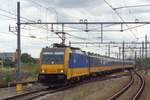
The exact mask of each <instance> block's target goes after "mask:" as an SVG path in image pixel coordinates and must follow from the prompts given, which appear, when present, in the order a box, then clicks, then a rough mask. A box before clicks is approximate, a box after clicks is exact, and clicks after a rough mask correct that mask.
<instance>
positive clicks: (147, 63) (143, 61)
mask: <svg viewBox="0 0 150 100" xmlns="http://www.w3.org/2000/svg"><path fill="white" fill-rule="evenodd" d="M136 64H137V65H138V66H143V67H150V58H140V59H139V58H138V59H137V60H136Z"/></svg>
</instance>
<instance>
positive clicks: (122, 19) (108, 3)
mask: <svg viewBox="0 0 150 100" xmlns="http://www.w3.org/2000/svg"><path fill="white" fill-rule="evenodd" d="M104 2H105V3H106V4H107V5H108V6H109V7H110V8H111V9H112V10H113V11H114V12H115V13H116V14H117V15H118V17H119V18H120V19H121V20H122V22H125V21H124V19H123V18H122V17H121V16H120V14H119V13H118V12H117V11H116V10H115V9H114V8H113V6H112V5H110V4H109V3H108V2H107V1H106V0H104ZM126 26H127V27H128V28H129V26H128V25H127V24H126ZM129 31H130V32H131V33H132V34H133V35H134V37H135V39H137V37H136V35H135V34H134V33H133V32H132V30H129Z"/></svg>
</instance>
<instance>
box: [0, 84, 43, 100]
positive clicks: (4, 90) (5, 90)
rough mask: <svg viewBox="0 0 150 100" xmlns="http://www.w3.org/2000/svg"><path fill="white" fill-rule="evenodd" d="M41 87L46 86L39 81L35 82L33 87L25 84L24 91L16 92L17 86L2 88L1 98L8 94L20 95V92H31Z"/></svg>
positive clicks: (0, 99) (0, 89)
mask: <svg viewBox="0 0 150 100" xmlns="http://www.w3.org/2000/svg"><path fill="white" fill-rule="evenodd" d="M41 88H45V87H44V86H42V85H41V84H39V83H34V84H33V85H32V87H28V86H27V85H25V86H23V91H19V92H16V87H8V88H0V100H2V99H3V98H6V97H8V96H13V95H18V94H22V93H26V92H30V91H33V90H37V89H41Z"/></svg>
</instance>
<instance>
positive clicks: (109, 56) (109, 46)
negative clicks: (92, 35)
mask: <svg viewBox="0 0 150 100" xmlns="http://www.w3.org/2000/svg"><path fill="white" fill-rule="evenodd" d="M108 56H109V57H110V44H108Z"/></svg>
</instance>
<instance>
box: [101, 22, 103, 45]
mask: <svg viewBox="0 0 150 100" xmlns="http://www.w3.org/2000/svg"><path fill="white" fill-rule="evenodd" d="M101 43H103V24H101Z"/></svg>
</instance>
